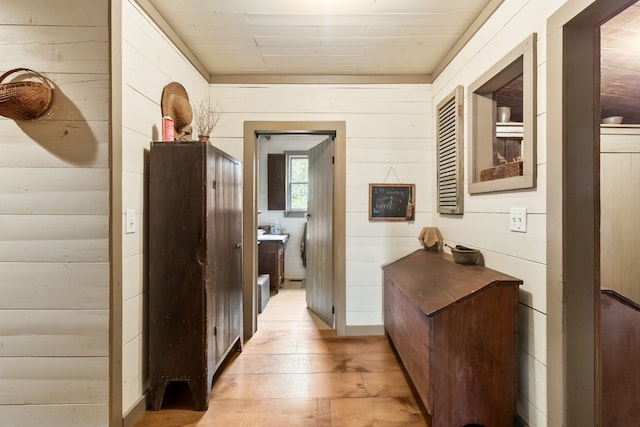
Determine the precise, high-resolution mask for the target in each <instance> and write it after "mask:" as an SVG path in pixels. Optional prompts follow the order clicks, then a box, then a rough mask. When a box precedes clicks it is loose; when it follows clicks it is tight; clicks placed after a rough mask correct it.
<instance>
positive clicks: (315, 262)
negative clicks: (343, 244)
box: [306, 137, 334, 327]
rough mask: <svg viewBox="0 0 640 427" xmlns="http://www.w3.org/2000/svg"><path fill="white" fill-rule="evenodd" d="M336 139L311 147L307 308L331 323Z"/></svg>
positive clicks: (332, 318) (332, 325)
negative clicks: (334, 147)
mask: <svg viewBox="0 0 640 427" xmlns="http://www.w3.org/2000/svg"><path fill="white" fill-rule="evenodd" d="M333 146H334V142H333V138H331V137H330V138H328V139H327V140H326V141H324V142H322V143H320V144H318V145H316V146H315V147H313V148H312V149H311V150H309V205H308V209H307V211H308V219H307V222H308V223H307V244H306V248H307V279H306V287H307V307H309V309H310V310H311V311H313V312H314V313H315V314H316V315H317V316H318V317H320V318H321V319H322V320H323V321H324V322H325V323H326V324H327V325H329V326H331V327H334V316H333Z"/></svg>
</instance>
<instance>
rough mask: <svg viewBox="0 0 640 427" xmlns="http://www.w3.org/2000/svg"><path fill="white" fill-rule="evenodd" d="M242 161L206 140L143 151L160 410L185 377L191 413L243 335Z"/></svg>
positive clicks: (201, 406)
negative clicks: (168, 389) (169, 386)
mask: <svg viewBox="0 0 640 427" xmlns="http://www.w3.org/2000/svg"><path fill="white" fill-rule="evenodd" d="M241 177H242V172H241V165H240V162H238V161H237V160H235V159H234V158H232V157H230V156H228V155H227V154H225V153H223V152H222V151H220V150H218V149H216V148H214V147H213V146H212V145H210V144H207V143H201V142H197V141H189V142H158V143H152V145H151V152H150V155H149V385H150V391H151V396H150V397H151V408H152V409H153V410H159V409H160V407H161V406H162V400H163V398H164V392H165V388H166V386H167V384H168V383H169V382H171V381H186V382H187V383H188V384H189V387H190V389H191V394H192V396H193V399H194V401H195V408H196V409H197V410H205V409H207V406H208V397H209V391H210V390H211V385H212V382H213V375H214V373H215V372H216V371H217V370H218V369H219V368H220V366H221V365H222V363H223V361H224V359H225V358H226V356H227V355H228V354H229V353H230V352H231V351H232V350H233V349H238V350H240V349H241V345H242V340H241V333H242V249H241V248H242V245H241V242H242V189H241Z"/></svg>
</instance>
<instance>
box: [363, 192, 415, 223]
mask: <svg viewBox="0 0 640 427" xmlns="http://www.w3.org/2000/svg"><path fill="white" fill-rule="evenodd" d="M391 191H393V192H394V193H398V192H399V193H400V194H399V195H400V198H401V203H400V205H397V206H395V207H393V206H391V207H390V208H391V210H389V209H384V207H382V208H381V205H382V204H383V203H381V200H380V199H381V197H383V198H384V197H386V196H387V195H389V193H390V192H391ZM405 200H406V202H405ZM415 205H416V185H415V184H369V221H413V220H414V219H415Z"/></svg>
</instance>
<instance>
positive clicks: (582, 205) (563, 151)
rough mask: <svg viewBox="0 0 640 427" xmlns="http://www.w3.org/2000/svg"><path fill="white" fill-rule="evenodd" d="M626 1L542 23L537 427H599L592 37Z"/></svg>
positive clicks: (567, 11)
mask: <svg viewBox="0 0 640 427" xmlns="http://www.w3.org/2000/svg"><path fill="white" fill-rule="evenodd" d="M635 2H636V0H568V1H567V2H566V3H565V4H564V5H563V6H562V7H561V8H560V9H558V11H557V12H556V13H554V14H553V15H552V16H551V17H550V18H549V20H548V22H547V42H546V45H547V87H546V91H547V93H546V95H547V114H546V117H547V184H548V185H547V187H548V189H547V421H548V424H549V425H554V426H556V425H557V426H574V425H576V426H577V425H579V426H584V427H591V426H595V425H598V424H599V404H600V395H599V384H598V381H599V378H598V370H597V366H598V347H599V345H598V342H599V333H598V325H599V302H600V271H599V268H600V237H599V228H600V188H599V184H600V181H599V173H600V132H599V131H600V112H599V111H597V110H599V109H598V108H596V107H597V106H598V105H599V97H600V93H599V89H600V73H599V65H600V64H599V48H600V45H599V37H596V34H597V32H598V31H599V27H600V25H601V24H602V23H603V22H604V21H605V20H607V19H608V18H610V17H612V16H614V15H616V14H617V13H619V12H620V11H622V10H624V9H626V7H628V6H629V5H631V4H633V3H635ZM552 183H554V184H555V185H552ZM589 408H591V409H592V410H589Z"/></svg>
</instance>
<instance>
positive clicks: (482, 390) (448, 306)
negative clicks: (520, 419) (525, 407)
mask: <svg viewBox="0 0 640 427" xmlns="http://www.w3.org/2000/svg"><path fill="white" fill-rule="evenodd" d="M383 271H384V325H385V330H386V333H387V335H388V337H389V338H390V340H391V342H392V343H393V345H394V347H395V349H396V351H397V354H398V355H399V357H400V359H401V361H402V364H403V365H404V367H405V368H406V371H407V373H408V374H409V377H410V378H411V381H412V383H413V385H414V387H415V389H416V391H417V393H418V395H419V397H420V400H421V401H422V403H423V404H424V407H425V409H426V411H427V412H428V417H430V419H429V420H428V422H430V423H429V425H431V426H433V427H452V426H455V427H461V426H464V425H466V424H480V425H482V426H486V427H512V426H513V425H514V417H515V416H516V397H517V394H516V393H517V370H516V367H517V330H518V285H520V284H522V281H521V280H519V279H516V278H513V277H510V276H507V275H505V274H502V273H499V272H497V271H494V270H490V269H488V268H485V267H483V266H479V265H460V264H456V263H454V262H453V260H452V258H451V256H450V255H446V254H444V253H442V252H429V251H424V250H417V251H415V252H412V253H411V254H409V255H407V256H405V257H403V258H401V259H399V260H397V261H395V262H392V263H390V264H387V265H386V266H384V267H383Z"/></svg>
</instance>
